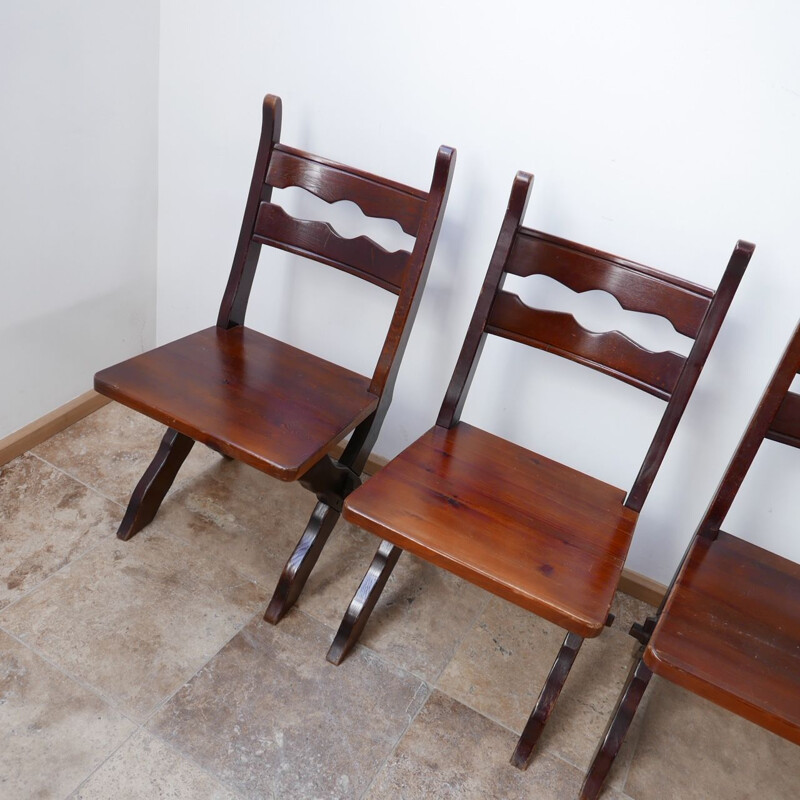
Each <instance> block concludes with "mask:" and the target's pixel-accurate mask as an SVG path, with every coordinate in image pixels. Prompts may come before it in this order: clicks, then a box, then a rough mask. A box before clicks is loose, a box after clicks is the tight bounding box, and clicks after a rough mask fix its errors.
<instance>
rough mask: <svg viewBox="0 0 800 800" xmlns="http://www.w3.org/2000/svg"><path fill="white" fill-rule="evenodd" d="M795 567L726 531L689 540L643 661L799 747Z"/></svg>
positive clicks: (799, 629)
mask: <svg viewBox="0 0 800 800" xmlns="http://www.w3.org/2000/svg"><path fill="white" fill-rule="evenodd" d="M798 600H800V564H796V563H794V562H793V561H789V560H788V559H786V558H781V557H780V556H778V555H775V554H774V553H770V552H769V551H768V550H764V549H763V548H761V547H758V546H757V545H754V544H751V543H750V542H747V541H745V540H743V539H739V538H737V537H736V536H732V535H731V534H729V533H725V532H724V531H720V532H719V533H718V535H717V538H716V539H708V538H705V537H703V538H699V539H697V540H695V542H694V544H693V546H692V550H691V552H690V553H689V556H688V558H687V560H686V564H685V568H684V569H683V570H682V572H681V575H680V577H679V578H678V580H677V581H676V583H675V586H674V587H673V589H672V592H671V593H670V597H669V600H668V601H667V604H666V606H665V607H664V610H663V612H662V614H661V617H660V620H659V624H658V625H657V626H656V629H655V631H654V632H653V635H652V637H651V638H650V641H649V643H648V645H647V647H646V648H645V651H644V662H645V664H647V666H648V667H649V668H650V669H651V670H652V671H653V672H654V673H655V674H656V675H661V676H662V677H664V678H668V679H669V680H671V681H672V682H673V683H677V684H678V685H679V686H683V687H684V688H686V689H689V690H691V691H693V692H695V693H696V694H699V695H701V696H702V697H706V698H707V699H709V700H712V701H713V702H715V703H717V704H718V705H721V706H723V707H724V708H727V709H729V710H731V711H734V712H736V713H738V714H740V715H741V716H743V717H746V718H747V719H749V720H751V721H752V722H755V723H757V724H759V725H761V726H763V727H764V728H767V729H768V730H771V731H773V732H774V733H777V734H779V735H780V736H783V737H785V738H786V739H789V740H791V741H793V742H795V743H796V744H800V603H798V602H797V601H798Z"/></svg>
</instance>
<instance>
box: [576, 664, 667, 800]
mask: <svg viewBox="0 0 800 800" xmlns="http://www.w3.org/2000/svg"><path fill="white" fill-rule="evenodd" d="M652 676H653V673H652V672H651V671H650V669H649V668H648V667H647V665H646V664H645V663H644V661H642V656H641V653H640V654H639V657H638V658H637V659H636V661H635V662H634V664H633V666H632V667H631V671H630V672H629V673H628V678H627V680H626V682H625V686H624V688H623V690H622V693H621V694H620V696H619V700H617V705H616V708H615V709H614V713H613V714H612V715H611V719H610V720H609V723H608V727H606V731H605V733H604V734H603V738H602V740H601V742H600V746H599V747H598V748H597V752H596V753H595V754H594V758H593V759H592V764H591V766H590V767H589V771H588V772H587V773H586V778H585V779H584V781H583V786H582V787H581V794H580V800H595V799H596V798H597V796H598V795H599V794H600V790H601V789H602V788H603V783H604V782H605V779H606V777H607V776H608V773H609V771H610V769H611V765H612V764H613V763H614V759H615V758H616V757H617V754H618V753H619V750H620V747H622V742H623V741H624V739H625V734H626V733H627V732H628V728H629V727H630V725H631V722H632V721H633V717H634V715H635V714H636V709H637V708H638V707H639V703H640V702H641V700H642V696H643V695H644V692H645V689H647V684H648V683H650V678H651V677H652Z"/></svg>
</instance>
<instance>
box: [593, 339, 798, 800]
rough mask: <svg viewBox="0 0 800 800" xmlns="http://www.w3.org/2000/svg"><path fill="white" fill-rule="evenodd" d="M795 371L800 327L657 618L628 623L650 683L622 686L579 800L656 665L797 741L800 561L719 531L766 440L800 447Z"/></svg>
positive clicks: (614, 746) (603, 766) (615, 744)
mask: <svg viewBox="0 0 800 800" xmlns="http://www.w3.org/2000/svg"><path fill="white" fill-rule="evenodd" d="M799 370H800V325H798V327H797V329H796V330H795V333H794V336H793V338H792V340H791V341H790V343H789V346H788V347H787V349H786V351H785V352H784V354H783V357H782V358H781V361H780V363H779V365H778V368H777V369H776V370H775V373H774V374H773V377H772V380H771V381H770V383H769V385H768V386H767V389H766V391H765V393H764V396H763V397H762V398H761V401H760V403H759V405H758V408H757V409H756V411H755V413H754V414H753V417H752V419H751V420H750V424H749V425H748V427H747V429H746V431H745V433H744V435H743V437H742V440H741V441H740V443H739V446H738V447H737V448H736V451H735V452H734V454H733V457H732V458H731V461H730V464H729V465H728V468H727V470H726V471H725V475H724V476H723V478H722V481H721V482H720V484H719V487H718V488H717V491H716V493H715V495H714V498H713V499H712V501H711V503H710V504H709V507H708V510H707V511H706V513H705V515H704V516H703V519H702V521H701V522H700V525H699V526H698V528H697V531H696V532H695V534H694V537H693V538H692V541H691V542H690V545H689V548H688V550H687V552H686V555H685V556H684V558H683V561H682V562H681V565H680V566H679V568H678V570H677V572H676V573H675V577H674V578H673V580H672V583H671V584H670V587H669V590H668V591H667V594H666V596H665V598H664V602H663V603H662V606H661V608H660V609H659V610H658V613H657V615H656V617H651V618H649V619H648V620H647V621H646V622H645V623H643V624H636V625H634V626H633V628H632V629H631V634H632V635H634V636H635V637H636V638H637V639H639V641H641V642H642V643H643V644H644V645H645V647H644V649H643V652H642V653H641V655H640V657H639V658H638V659H637V665H636V666H635V669H636V670H637V671H638V672H639V673H641V675H642V676H643V678H644V684H643V685H641V686H640V688H639V690H637V691H636V692H633V693H631V692H630V691H629V687H626V690H625V691H624V692H623V696H622V697H621V698H620V701H619V703H618V704H617V708H616V710H615V712H614V714H613V716H612V718H611V720H610V721H609V726H608V729H607V733H606V736H605V737H604V739H603V741H602V742H601V743H600V746H599V748H598V751H597V753H596V754H595V757H594V760H593V761H592V764H591V766H590V768H589V771H588V773H587V775H586V780H585V782H584V786H583V790H582V793H581V800H595V798H597V797H598V796H599V793H600V790H601V789H602V785H603V781H604V780H605V777H606V775H607V773H608V771H609V769H610V767H611V764H612V763H613V761H614V758H615V757H616V755H617V752H618V751H619V748H620V746H621V744H622V740H623V738H624V736H625V732H626V731H627V729H628V726H629V725H630V722H631V720H632V718H633V715H634V714H635V712H636V708H637V707H638V704H639V701H640V700H641V697H642V695H643V693H644V688H645V687H646V685H647V679H649V678H648V676H649V674H650V672H653V673H655V674H657V675H659V676H661V677H663V678H666V679H668V680H671V681H673V682H674V683H676V684H678V685H679V686H683V687H684V688H686V689H689V690H690V691H693V692H695V693H696V694H698V695H700V696H701V697H705V698H707V699H709V700H711V701H712V702H715V703H717V704H718V705H720V706H722V707H723V708H727V709H728V710H729V711H733V712H734V713H736V714H739V715H741V716H743V717H745V718H746V719H749V720H751V721H752V722H755V723H757V724H759V725H761V726H763V727H764V728H767V729H768V730H771V731H773V732H774V733H777V734H778V735H780V736H783V737H784V738H786V739H789V740H790V741H792V742H795V743H796V744H800V564H796V563H794V562H793V561H789V560H788V559H785V558H781V557H780V556H777V555H775V554H774V553H770V552H769V551H767V550H764V549H763V548H761V547H758V546H757V545H755V544H752V543H751V542H748V541H745V540H743V539H740V538H737V537H736V536H733V535H731V534H729V533H726V532H725V531H722V530H720V526H721V525H722V523H723V522H724V521H725V517H726V515H727V513H728V511H729V510H730V507H731V505H732V503H733V501H734V499H735V497H736V494H737V492H738V491H739V489H740V487H741V485H742V482H743V481H744V479H745V476H746V475H747V472H748V470H749V469H750V467H751V465H752V463H753V460H754V458H755V456H756V453H757V452H758V450H759V448H760V447H761V443H762V442H763V441H764V439H765V438H770V439H773V440H774V441H777V442H781V443H783V444H789V445H792V446H794V447H800V435H798V434H800V417H798V413H797V412H798V409H800V396H798V395H796V394H794V393H792V392H790V391H789V389H790V386H791V384H792V381H793V380H794V377H795V375H797V373H798V371H799Z"/></svg>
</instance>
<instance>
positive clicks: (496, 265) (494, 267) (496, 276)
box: [436, 170, 533, 428]
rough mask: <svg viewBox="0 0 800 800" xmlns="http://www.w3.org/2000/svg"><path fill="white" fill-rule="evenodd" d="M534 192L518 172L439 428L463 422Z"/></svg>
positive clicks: (528, 179) (527, 178)
mask: <svg viewBox="0 0 800 800" xmlns="http://www.w3.org/2000/svg"><path fill="white" fill-rule="evenodd" d="M532 188H533V175H531V174H530V173H528V172H522V171H521V170H520V171H519V172H517V174H516V177H515V178H514V183H513V185H512V187H511V194H510V196H509V198H508V206H507V208H506V213H505V216H504V217H503V223H502V225H501V226H500V234H499V236H498V237H497V243H496V244H495V247H494V252H493V253H492V259H491V261H490V263H489V269H488V271H487V273H486V278H485V279H484V282H483V286H482V287H481V292H480V295H479V296H478V302H477V305H476V306H475V311H474V312H473V314H472V320H471V322H470V324H469V328H468V329H467V334H466V336H465V338H464V344H463V345H462V347H461V353H460V354H459V356H458V361H457V362H456V367H455V370H454V371H453V377H452V378H451V379H450V385H449V386H448V387H447V392H446V393H445V396H444V401H443V402H442V407H441V409H440V411H439V417H438V419H437V420H436V424H437V425H439V426H441V427H445V428H452V427H453V425H455V424H456V423H457V422H458V421H459V419H460V418H461V412H462V411H463V409H464V403H465V402H466V399H467V394H468V393H469V387H470V384H471V383H472V379H473V377H474V375H475V370H476V369H477V366H478V361H479V360H480V357H481V352H482V351H483V346H484V343H485V342H486V336H487V334H486V330H485V328H486V320H487V318H488V316H489V311H490V310H491V307H492V303H493V302H494V298H495V296H496V295H497V292H498V291H500V289H502V288H503V283H504V282H505V276H506V272H505V267H506V262H507V261H508V255H509V253H510V252H511V247H512V246H513V244H514V239H515V238H516V235H517V231H518V230H519V227H520V225H521V224H522V218H523V217H524V216H525V210H526V209H527V207H528V200H529V199H530V194H531V189H532Z"/></svg>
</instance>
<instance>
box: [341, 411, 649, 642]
mask: <svg viewBox="0 0 800 800" xmlns="http://www.w3.org/2000/svg"><path fill="white" fill-rule="evenodd" d="M624 500H625V492H624V491H623V490H622V489H617V488H615V487H613V486H609V485H608V484H606V483H603V482H602V481H598V480H596V479H594V478H591V477H589V476H587V475H584V474H583V473H581V472H577V471H576V470H573V469H570V468H569V467H566V466H564V465H562V464H559V463H557V462H555V461H551V460H550V459H547V458H545V457H543V456H540V455H537V454H536V453H532V452H531V451H529V450H526V449H525V448H522V447H519V446H518V445H515V444H513V443H511V442H508V441H506V440H504V439H501V438H499V437H497V436H494V435H492V434H490V433H487V432H485V431H482V430H480V429H478V428H474V427H472V426H471V425H468V424H466V423H463V422H461V423H459V424H458V425H456V426H454V427H453V428H450V429H447V428H441V427H438V426H436V427H434V428H432V429H431V430H429V431H428V432H427V433H426V434H425V435H424V436H422V437H421V438H420V439H418V440H417V441H416V442H415V443H414V444H412V445H411V446H410V447H408V448H407V449H406V450H404V451H403V452H402V453H401V454H400V455H399V456H398V457H397V458H395V459H394V460H393V461H391V462H390V463H389V465H388V466H386V467H385V468H384V469H382V470H381V471H380V472H379V473H378V474H377V475H375V476H374V477H373V478H371V479H370V480H369V481H367V482H366V483H365V484H364V485H363V486H361V487H360V488H359V489H357V490H356V491H355V492H354V493H353V494H351V495H350V496H349V497H348V498H347V500H346V502H345V511H344V516H345V518H346V519H348V520H350V521H351V522H354V523H356V524H357V525H360V526H361V527H363V528H366V529H367V530H368V531H370V532H372V533H374V534H375V535H377V536H379V537H381V538H383V539H387V540H388V541H390V542H392V543H393V544H395V545H397V546H398V547H401V548H402V549H404V550H408V551H410V552H412V553H415V554H416V555H418V556H421V557H422V558H424V559H426V560H428V561H431V562H432V563H434V564H437V565H438V566H440V567H443V568H444V569H447V570H449V571H450V572H453V573H455V574H456V575H459V576H461V577H463V578H465V579H466V580H468V581H470V582H471V583H474V584H476V585H478V586H482V587H483V588H485V589H487V590H489V591H490V592H493V593H494V594H497V595H499V596H501V597H504V598H505V599H507V600H510V601H511V602H513V603H516V604H517V605H520V606H522V607H523V608H527V609H529V610H530V611H533V612H534V613H536V614H538V615H540V616H542V617H544V618H546V619H549V620H551V621H552V622H555V623H556V624H558V625H561V626H563V627H565V628H567V629H569V630H571V631H573V632H575V633H578V634H579V635H581V636H596V635H597V634H598V633H600V631H601V630H602V629H603V626H604V624H605V622H606V618H607V616H608V611H609V608H610V606H611V601H612V599H613V596H614V590H615V589H616V586H617V582H618V580H619V576H620V573H621V571H622V566H623V563H624V561H625V556H626V554H627V552H628V547H629V545H630V541H631V537H632V535H633V530H634V527H635V524H636V519H637V516H638V515H637V514H636V512H634V511H632V510H630V509H628V508H626V507H625V506H624V505H623V501H624Z"/></svg>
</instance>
